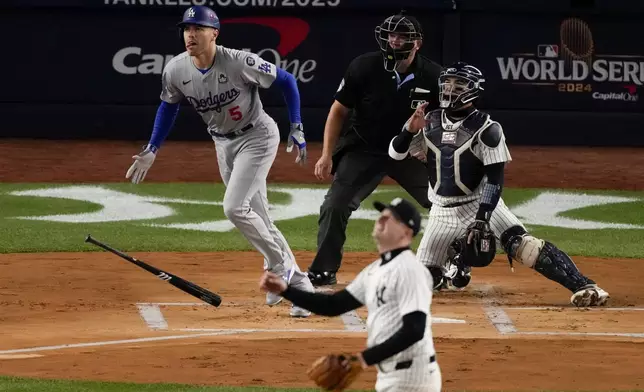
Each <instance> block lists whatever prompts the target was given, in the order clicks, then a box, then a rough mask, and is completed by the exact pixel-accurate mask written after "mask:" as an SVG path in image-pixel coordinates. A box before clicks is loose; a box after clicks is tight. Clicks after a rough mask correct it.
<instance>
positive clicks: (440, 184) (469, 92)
mask: <svg viewBox="0 0 644 392" xmlns="http://www.w3.org/2000/svg"><path fill="white" fill-rule="evenodd" d="M484 81H485V79H484V78H483V74H482V73H481V71H480V70H479V69H477V68H476V67H473V66H471V65H468V64H466V63H462V62H459V63H456V64H454V65H452V66H449V67H447V68H445V69H444V70H443V71H442V72H441V76H440V77H439V86H440V105H441V108H442V109H438V110H434V111H430V112H429V113H428V114H427V115H425V112H424V108H425V106H426V105H421V106H420V107H419V108H418V109H417V110H416V112H415V113H414V114H413V115H412V116H411V117H410V119H409V120H408V121H407V123H406V124H405V126H404V127H403V131H402V132H401V133H400V134H399V135H398V136H396V137H395V138H394V139H392V141H391V143H390V148H389V154H390V156H391V157H392V158H394V159H403V158H405V157H406V156H407V154H408V153H410V152H411V154H412V155H413V156H416V157H418V158H420V159H425V160H426V161H427V164H428V168H429V185H430V186H429V200H430V201H431V202H432V203H433V207H432V209H431V212H430V214H429V223H428V225H427V227H426V229H425V233H424V235H423V238H422V240H421V243H420V246H419V248H418V258H419V259H420V260H421V261H422V262H423V263H424V264H425V265H427V266H428V267H430V270H431V271H432V274H434V280H435V281H436V282H437V283H438V285H437V286H439V285H440V284H441V282H440V281H441V280H442V279H443V278H445V279H446V281H449V280H450V279H451V278H453V277H455V276H457V275H461V276H459V278H465V279H459V281H460V282H461V284H459V286H462V285H463V284H465V285H466V284H467V283H469V271H467V270H465V269H461V270H459V268H460V267H463V266H462V265H460V266H459V265H457V264H456V263H451V262H450V259H449V257H448V249H449V248H450V246H451V245H452V244H453V243H454V242H455V240H456V239H457V238H458V237H460V236H462V235H463V234H464V233H466V234H467V243H474V244H479V243H480V244H484V243H483V242H479V241H478V238H481V237H482V236H484V235H486V234H487V233H490V234H491V233H493V234H494V235H491V236H490V238H492V239H494V238H495V237H496V238H497V239H498V240H499V241H500V243H501V245H502V246H503V249H504V250H505V252H506V253H507V255H508V257H509V259H510V262H511V261H512V259H516V260H518V261H520V262H521V263H522V264H524V265H526V266H528V267H530V268H533V269H534V270H535V271H537V272H539V273H540V274H542V275H543V276H545V277H546V278H548V279H550V280H553V281H555V282H557V283H559V284H561V285H562V286H564V287H566V288H567V289H569V290H570V291H571V292H572V296H571V298H570V301H571V302H572V303H573V304H574V305H576V306H597V305H603V304H604V303H605V302H606V301H607V300H608V298H609V295H608V293H607V292H606V291H604V290H603V289H601V288H600V287H599V286H597V284H596V283H595V282H594V281H593V280H591V279H589V278H587V277H586V276H584V275H583V274H582V273H581V272H580V271H579V270H578V269H577V266H576V265H575V263H574V262H573V261H572V259H571V258H570V257H569V256H568V255H567V254H566V253H565V252H563V251H561V250H560V249H558V248H557V247H556V246H555V245H554V244H552V243H550V242H548V241H544V240H542V239H539V238H537V237H534V236H532V235H531V234H530V233H528V232H527V230H526V228H525V227H524V226H523V224H522V223H521V222H520V221H519V220H518V219H517V217H516V216H515V215H514V214H513V213H512V212H510V210H509V209H508V207H507V206H506V205H505V203H504V202H503V200H502V199H501V191H502V188H503V174H504V169H505V164H506V163H507V162H510V161H511V159H512V158H511V156H510V152H509V151H508V147H507V145H506V143H505V136H504V134H503V129H502V127H501V125H500V124H499V123H498V122H496V121H493V120H492V119H491V118H490V115H489V114H487V113H484V112H481V111H479V110H477V109H476V108H475V107H474V106H473V102H474V101H475V100H476V99H477V98H478V97H479V95H480V92H481V91H482V90H483V82H484ZM421 130H422V131H423V132H422V133H421V132H420V131H421ZM416 134H418V136H417V137H415V136H414V135H416ZM412 150H413V151H412ZM485 244H487V243H485ZM488 245H489V244H488ZM476 246H479V245H476ZM481 246H483V245H481ZM479 250H480V251H481V252H488V251H489V249H487V246H483V248H481V249H477V252H478V251H479ZM454 267H457V268H454ZM462 275H467V276H462Z"/></svg>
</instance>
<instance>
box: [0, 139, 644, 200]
mask: <svg viewBox="0 0 644 392" xmlns="http://www.w3.org/2000/svg"><path fill="white" fill-rule="evenodd" d="M141 144H142V142H120V141H119V142H114V141H102V142H96V141H88V142H82V141H57V142H50V141H43V140H3V141H2V142H1V143H0V182H114V181H116V182H119V181H124V180H125V178H124V177H125V172H126V171H127V169H128V167H129V166H130V164H131V163H132V155H134V154H136V153H137V152H138V151H139V149H140V147H141ZM284 149H285V146H284V145H281V146H280V150H279V153H278V155H277V159H276V160H275V164H274V165H273V168H272V169H271V172H270V174H269V177H268V181H269V182H273V183H275V182H288V183H296V184H298V183H299V184H311V183H323V182H321V181H319V180H317V179H316V178H315V176H314V175H313V166H314V165H315V162H316V161H317V160H318V158H319V157H320V154H321V151H322V149H321V146H320V144H319V143H312V144H310V145H309V146H308V153H309V163H308V166H306V167H300V166H298V165H295V164H294V160H295V153H293V154H291V155H289V154H287V153H286V152H285V151H284ZM510 152H511V153H512V157H513V161H512V162H511V163H510V164H509V165H508V168H507V171H506V185H507V186H510V187H521V188H543V187H549V188H585V189H624V190H642V189H644V170H641V168H642V167H644V154H642V151H641V149H636V148H601V149H599V148H585V147H579V148H569V147H568V148H564V147H524V146H510ZM145 181H146V182H180V181H185V182H196V181H203V182H209V181H214V182H221V177H220V176H219V171H218V169H217V159H216V156H215V149H214V146H213V144H212V142H208V141H206V142H168V143H167V144H166V145H164V146H163V148H162V149H161V151H160V152H159V155H158V158H157V159H156V161H155V162H154V166H153V167H152V169H151V170H150V171H149V172H148V175H147V176H146V178H145ZM324 182H326V183H328V182H329V181H328V180H327V181H324ZM385 183H387V184H393V183H394V182H393V181H391V180H390V179H386V180H385Z"/></svg>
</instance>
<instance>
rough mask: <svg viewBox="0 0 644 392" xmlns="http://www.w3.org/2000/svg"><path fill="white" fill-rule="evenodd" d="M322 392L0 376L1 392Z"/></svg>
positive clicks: (314, 390)
mask: <svg viewBox="0 0 644 392" xmlns="http://www.w3.org/2000/svg"><path fill="white" fill-rule="evenodd" d="M33 391H47V392H280V391H288V392H319V390H316V389H302V388H288V389H287V388H269V387H220V386H195V385H183V384H165V383H156V384H135V383H122V382H100V381H66V380H46V379H31V378H22V377H2V376H0V392H33Z"/></svg>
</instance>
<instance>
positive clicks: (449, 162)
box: [424, 110, 489, 197]
mask: <svg viewBox="0 0 644 392" xmlns="http://www.w3.org/2000/svg"><path fill="white" fill-rule="evenodd" d="M443 113H444V112H443V111H442V110H435V111H433V112H432V113H431V115H430V117H429V123H428V125H427V127H425V130H424V134H425V142H426V143H427V165H428V169H429V184H430V186H431V187H432V189H434V192H436V194H438V195H439V196H446V197H450V196H465V195H469V194H471V193H472V191H473V190H474V189H476V187H477V186H478V185H479V184H480V183H481V180H482V179H483V176H484V170H483V162H481V161H480V160H479V159H478V158H477V157H476V156H475V155H474V153H473V152H472V149H473V148H474V147H475V146H476V144H477V143H478V137H474V135H475V134H476V133H477V132H478V131H479V130H480V129H481V128H482V127H483V126H484V125H485V123H486V122H487V120H488V118H489V115H488V114H486V113H482V112H479V111H475V112H473V113H472V114H470V115H469V116H468V117H466V118H465V120H462V121H458V122H454V123H452V122H450V121H449V120H447V119H445V118H444V117H443V116H444V114H443Z"/></svg>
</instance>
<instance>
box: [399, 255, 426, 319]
mask: <svg viewBox="0 0 644 392" xmlns="http://www.w3.org/2000/svg"><path fill="white" fill-rule="evenodd" d="M396 293H397V294H398V296H399V301H398V307H399V311H400V316H401V317H402V316H404V315H406V314H409V313H413V312H418V311H420V312H423V313H425V314H428V315H429V313H430V312H429V307H430V305H431V303H432V290H431V275H430V274H429V270H428V269H427V267H425V266H424V265H423V264H422V263H420V262H418V261H417V260H415V259H413V260H409V261H407V262H406V263H405V268H400V269H399V270H398V277H397V279H396Z"/></svg>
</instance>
